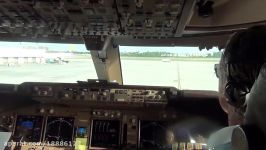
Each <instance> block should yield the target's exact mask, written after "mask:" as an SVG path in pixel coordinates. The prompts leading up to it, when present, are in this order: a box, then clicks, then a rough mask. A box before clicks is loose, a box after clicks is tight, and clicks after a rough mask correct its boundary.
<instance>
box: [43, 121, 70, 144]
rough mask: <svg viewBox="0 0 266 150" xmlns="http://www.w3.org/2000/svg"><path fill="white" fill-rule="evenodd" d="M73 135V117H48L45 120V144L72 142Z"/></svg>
mask: <svg viewBox="0 0 266 150" xmlns="http://www.w3.org/2000/svg"><path fill="white" fill-rule="evenodd" d="M73 134H74V118H73V117H55V116H49V117H48V118H47V122H46V131H45V140H44V141H45V142H72V141H73Z"/></svg>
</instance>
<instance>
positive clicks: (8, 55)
mask: <svg viewBox="0 0 266 150" xmlns="http://www.w3.org/2000/svg"><path fill="white" fill-rule="evenodd" d="M68 55H70V54H66V53H47V51H46V50H45V49H19V48H8V49H7V50H5V51H2V52H1V53H0V65H5V66H12V65H23V64H44V63H46V60H47V59H54V58H64V57H66V56H68Z"/></svg>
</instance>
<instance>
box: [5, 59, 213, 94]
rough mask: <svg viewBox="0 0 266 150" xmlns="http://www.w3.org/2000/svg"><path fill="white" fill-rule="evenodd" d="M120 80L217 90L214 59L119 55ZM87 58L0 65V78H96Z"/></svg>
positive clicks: (17, 81) (18, 80)
mask: <svg viewBox="0 0 266 150" xmlns="http://www.w3.org/2000/svg"><path fill="white" fill-rule="evenodd" d="M121 62H122V71H123V80H124V84H134V85H136V84H139V85H160V86H175V87H177V88H181V89H194V90H215V91H217V90H218V79H217V78H216V76H215V73H214V69H213V68H214V64H215V63H218V60H217V61H170V62H163V61H161V60H143V59H142V60H134V59H123V58H121ZM96 78H97V75H96V72H95V69H94V65H93V62H92V60H91V59H79V60H78V61H73V60H72V61H70V62H69V63H67V64H24V65H20V66H9V67H8V66H0V82H1V83H13V84H20V83H22V82H29V81H33V82H70V83H73V82H76V81H78V80H80V81H85V80H87V79H96Z"/></svg>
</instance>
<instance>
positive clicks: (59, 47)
mask: <svg viewBox="0 0 266 150" xmlns="http://www.w3.org/2000/svg"><path fill="white" fill-rule="evenodd" d="M29 46H30V47H38V46H43V47H47V48H48V49H50V50H56V51H75V52H86V51H87V50H86V47H85V45H84V44H61V43H32V42H0V49H1V50H2V49H5V48H18V47H19V48H23V47H29ZM119 50H120V52H147V51H149V52H170V53H179V54H195V53H198V54H199V53H200V54H207V53H212V52H218V51H219V50H218V48H213V49H211V50H210V51H207V50H206V49H204V50H202V51H200V50H199V48H198V47H143V46H142V47H140V46H120V47H119Z"/></svg>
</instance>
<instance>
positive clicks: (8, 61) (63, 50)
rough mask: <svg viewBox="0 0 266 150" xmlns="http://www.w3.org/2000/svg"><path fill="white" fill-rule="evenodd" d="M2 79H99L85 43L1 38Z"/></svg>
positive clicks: (0, 63)
mask: <svg viewBox="0 0 266 150" xmlns="http://www.w3.org/2000/svg"><path fill="white" fill-rule="evenodd" d="M0 49H1V53H0V83H10V84H20V83H22V82H67V83H74V82H77V81H78V80H79V81H85V80H87V79H97V75H96V71H95V68H94V65H93V61H92V59H91V55H90V53H89V51H87V50H86V47H85V46H84V44H58V43H30V42H0Z"/></svg>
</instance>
